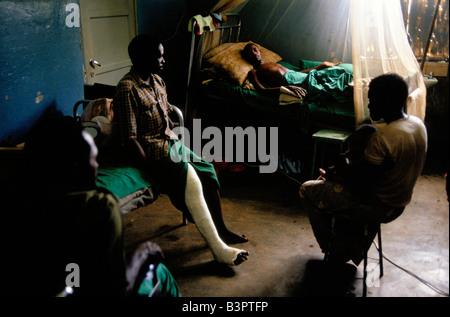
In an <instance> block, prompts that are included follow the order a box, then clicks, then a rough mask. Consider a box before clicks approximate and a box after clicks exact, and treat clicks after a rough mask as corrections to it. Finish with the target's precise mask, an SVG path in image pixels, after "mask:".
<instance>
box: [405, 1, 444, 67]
mask: <svg viewBox="0 0 450 317" xmlns="http://www.w3.org/2000/svg"><path fill="white" fill-rule="evenodd" d="M401 4H402V9H403V16H404V20H405V26H406V32H407V34H408V38H409V41H410V44H411V47H412V49H413V51H414V54H415V56H416V58H417V60H418V61H419V62H421V61H422V60H423V58H424V54H425V51H427V49H428V51H427V52H426V56H425V61H427V62H440V61H446V62H448V59H449V51H448V46H449V45H448V44H449V34H448V29H449V20H448V6H449V0H401ZM435 15H436V16H435ZM433 20H435V23H434V25H432V24H433ZM430 31H432V33H431V37H430ZM428 39H429V45H428V48H427V42H428Z"/></svg>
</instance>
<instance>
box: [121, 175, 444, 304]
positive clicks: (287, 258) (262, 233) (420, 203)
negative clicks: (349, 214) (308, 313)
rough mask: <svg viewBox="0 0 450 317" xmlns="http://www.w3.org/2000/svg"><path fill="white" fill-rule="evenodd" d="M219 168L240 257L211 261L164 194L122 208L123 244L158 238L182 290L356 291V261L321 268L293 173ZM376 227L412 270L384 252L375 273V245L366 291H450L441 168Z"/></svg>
mask: <svg viewBox="0 0 450 317" xmlns="http://www.w3.org/2000/svg"><path fill="white" fill-rule="evenodd" d="M219 178H220V181H221V185H222V205H223V210H224V219H225V221H226V223H227V224H228V226H229V228H230V229H232V230H235V231H238V232H242V233H245V234H246V235H247V236H248V237H249V242H247V243H245V244H242V245H238V246H237V247H239V248H244V249H246V250H247V251H249V252H250V258H249V260H248V261H247V262H245V263H244V264H242V265H240V266H237V267H228V266H224V265H220V264H218V263H216V262H214V261H213V257H212V254H211V253H210V251H209V249H208V248H207V247H206V244H205V242H204V240H203V239H202V237H201V236H200V234H199V232H198V231H197V229H196V227H195V225H194V224H192V223H190V224H188V225H187V226H181V225H180V224H181V221H182V216H181V213H180V212H179V211H177V210H176V209H175V208H174V207H173V206H172V205H171V203H170V201H169V200H168V198H167V197H166V196H165V195H162V196H161V197H160V198H159V199H158V200H157V201H156V202H154V203H153V204H152V205H150V206H147V207H144V208H140V209H138V210H135V211H133V212H131V213H130V214H128V215H126V216H125V228H126V229H125V239H126V245H127V247H129V248H130V247H132V246H134V245H136V244H138V243H139V242H143V241H146V240H151V241H154V242H156V243H157V244H159V245H160V247H161V248H162V250H163V252H164V254H165V256H166V262H165V264H166V266H167V267H168V268H169V269H170V271H171V272H172V274H173V275H174V277H175V279H176V281H177V283H178V285H179V287H180V291H181V293H182V296H183V297H297V296H361V293H362V264H360V265H359V267H358V268H355V267H354V266H353V265H350V264H348V265H347V266H346V267H343V268H342V270H341V271H339V272H338V273H335V274H330V273H325V271H324V267H323V262H322V259H323V254H322V253H321V251H320V249H319V247H318V244H317V243H316V240H315V238H314V235H313V233H312V230H311V227H310V225H309V221H308V218H307V216H306V214H305V212H304V211H303V210H302V209H301V208H300V207H299V204H298V194H297V190H298V187H299V184H298V183H297V182H295V181H293V180H291V179H289V178H288V177H286V176H285V175H283V174H281V173H274V174H258V173H257V172H255V169H254V168H250V167H247V169H246V171H244V172H241V173H231V172H227V171H225V172H223V173H221V174H220V177H219ZM382 237H383V251H384V253H385V255H386V256H387V257H388V258H389V259H390V260H392V261H393V262H395V263H396V264H397V265H399V266H401V267H402V268H403V269H405V270H407V271H410V272H412V273H413V274H415V275H416V276H417V278H416V277H413V276H412V275H411V274H408V273H406V272H405V271H404V270H402V269H400V268H398V267H396V266H394V265H393V264H391V263H390V262H388V261H387V260H386V259H385V260H384V276H383V278H381V279H378V275H377V274H378V267H376V263H377V258H378V257H377V251H376V248H375V246H372V248H371V250H370V252H369V268H372V267H376V268H375V271H373V272H370V273H369V277H370V281H371V282H372V284H371V285H372V287H369V288H368V294H367V296H369V297H439V296H448V292H449V204H448V201H447V197H446V193H445V179H444V176H443V175H422V176H421V177H420V178H419V180H418V183H417V184H416V187H415V191H414V196H413V200H412V202H411V203H410V205H408V207H407V208H406V210H405V212H404V214H403V215H402V216H401V217H400V218H398V219H397V220H395V221H394V222H392V223H390V224H386V225H382ZM327 272H328V271H327ZM337 277H338V278H337ZM419 278H420V279H421V281H420V280H419ZM425 282H428V283H430V284H431V287H437V288H438V289H439V290H440V291H443V292H444V294H441V293H440V292H439V291H436V290H433V289H432V288H431V287H430V286H427V285H426V284H425ZM347 290H349V291H347ZM445 294H447V295H445Z"/></svg>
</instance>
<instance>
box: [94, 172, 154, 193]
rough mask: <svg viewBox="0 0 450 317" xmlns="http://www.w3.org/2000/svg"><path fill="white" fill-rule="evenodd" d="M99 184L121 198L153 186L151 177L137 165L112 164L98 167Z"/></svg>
mask: <svg viewBox="0 0 450 317" xmlns="http://www.w3.org/2000/svg"><path fill="white" fill-rule="evenodd" d="M97 186H98V187H103V188H106V189H108V190H109V191H110V192H112V193H113V194H114V195H116V196H117V197H119V199H121V198H123V197H125V196H128V195H130V194H132V193H134V192H136V191H138V190H141V189H143V188H145V187H151V186H152V179H151V177H150V176H149V175H148V174H146V173H144V172H142V171H141V170H139V169H138V168H136V167H130V166H122V165H111V166H101V167H99V169H98V175H97Z"/></svg>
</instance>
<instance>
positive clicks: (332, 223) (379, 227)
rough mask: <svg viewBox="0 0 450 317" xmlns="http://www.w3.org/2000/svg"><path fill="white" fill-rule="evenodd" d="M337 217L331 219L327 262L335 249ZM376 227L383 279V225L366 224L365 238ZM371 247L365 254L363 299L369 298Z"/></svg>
mask: <svg viewBox="0 0 450 317" xmlns="http://www.w3.org/2000/svg"><path fill="white" fill-rule="evenodd" d="M336 218H337V217H336V216H334V215H333V216H332V218H331V230H330V241H329V246H328V250H327V252H326V253H325V259H324V260H325V261H327V260H328V258H329V256H330V252H331V250H332V248H333V238H334V236H335V234H336ZM370 225H375V226H376V235H377V236H378V262H379V265H380V278H381V277H383V274H384V270H383V246H382V241H381V224H380V223H373V224H372V223H366V224H364V236H365V237H367V235H368V234H369V226H370ZM369 250H370V247H369V248H368V249H367V251H366V252H365V253H364V259H363V294H362V297H366V296H367V284H366V281H367V254H368V253H369Z"/></svg>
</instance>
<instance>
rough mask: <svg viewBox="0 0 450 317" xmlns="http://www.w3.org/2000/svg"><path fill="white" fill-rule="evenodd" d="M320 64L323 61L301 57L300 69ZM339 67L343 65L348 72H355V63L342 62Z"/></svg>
mask: <svg viewBox="0 0 450 317" xmlns="http://www.w3.org/2000/svg"><path fill="white" fill-rule="evenodd" d="M320 64H322V62H317V61H309V60H305V59H301V60H299V63H298V67H299V68H300V70H304V69H309V68H313V67H316V66H319V65H320ZM339 67H342V68H344V69H345V70H346V71H347V72H349V73H352V74H353V64H346V63H342V64H340V65H339Z"/></svg>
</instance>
